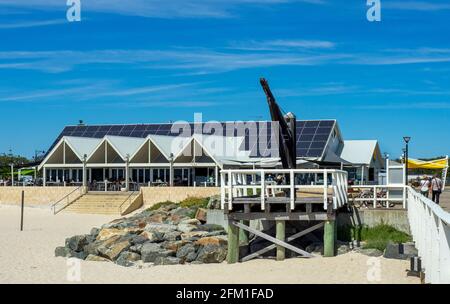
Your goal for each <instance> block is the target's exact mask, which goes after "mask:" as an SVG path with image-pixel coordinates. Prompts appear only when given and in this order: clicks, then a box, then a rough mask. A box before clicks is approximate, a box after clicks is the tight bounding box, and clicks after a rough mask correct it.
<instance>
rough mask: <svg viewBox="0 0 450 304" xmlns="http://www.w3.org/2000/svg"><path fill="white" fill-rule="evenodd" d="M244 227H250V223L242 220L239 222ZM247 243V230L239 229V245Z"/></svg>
mask: <svg viewBox="0 0 450 304" xmlns="http://www.w3.org/2000/svg"><path fill="white" fill-rule="evenodd" d="M241 223H242V224H244V225H245V226H250V221H248V220H243V221H241ZM248 241H249V233H248V231H247V230H244V229H239V243H240V244H242V245H247V244H248Z"/></svg>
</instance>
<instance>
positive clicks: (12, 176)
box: [9, 163, 14, 187]
mask: <svg viewBox="0 0 450 304" xmlns="http://www.w3.org/2000/svg"><path fill="white" fill-rule="evenodd" d="M9 166H10V167H11V187H12V186H14V164H13V163H10V164H9Z"/></svg>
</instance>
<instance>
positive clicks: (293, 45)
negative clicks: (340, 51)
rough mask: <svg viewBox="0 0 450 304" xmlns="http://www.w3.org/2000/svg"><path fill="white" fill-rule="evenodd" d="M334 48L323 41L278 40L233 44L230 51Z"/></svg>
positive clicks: (331, 43)
mask: <svg viewBox="0 0 450 304" xmlns="http://www.w3.org/2000/svg"><path fill="white" fill-rule="evenodd" d="M335 46H336V44H335V43H334V42H331V41H324V40H301V39H292V40H291V39H278V40H268V41H247V42H233V43H232V44H231V47H230V49H235V50H244V51H292V50H295V49H300V50H305V49H332V48H334V47H335Z"/></svg>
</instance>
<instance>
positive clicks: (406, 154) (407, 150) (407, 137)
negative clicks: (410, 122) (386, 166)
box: [403, 136, 411, 186]
mask: <svg viewBox="0 0 450 304" xmlns="http://www.w3.org/2000/svg"><path fill="white" fill-rule="evenodd" d="M403 140H404V141H405V143H406V147H405V171H406V173H405V176H406V185H407V186H408V163H409V142H410V141H411V137H410V136H405V137H403Z"/></svg>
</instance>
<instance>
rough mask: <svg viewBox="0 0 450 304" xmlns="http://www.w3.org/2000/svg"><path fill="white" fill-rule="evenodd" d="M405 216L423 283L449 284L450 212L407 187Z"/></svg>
mask: <svg viewBox="0 0 450 304" xmlns="http://www.w3.org/2000/svg"><path fill="white" fill-rule="evenodd" d="M408 219H409V225H410V227H411V233H412V236H413V239H414V242H415V244H416V248H417V250H418V251H419V256H420V257H421V258H422V266H423V268H424V269H425V281H426V283H433V284H442V283H447V284H448V283H450V214H449V213H448V212H445V211H444V210H443V209H442V208H441V207H440V206H439V205H436V204H435V203H433V202H432V201H431V200H429V199H428V198H426V197H424V196H423V195H421V194H420V193H417V192H416V191H415V190H414V189H413V188H411V187H408Z"/></svg>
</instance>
